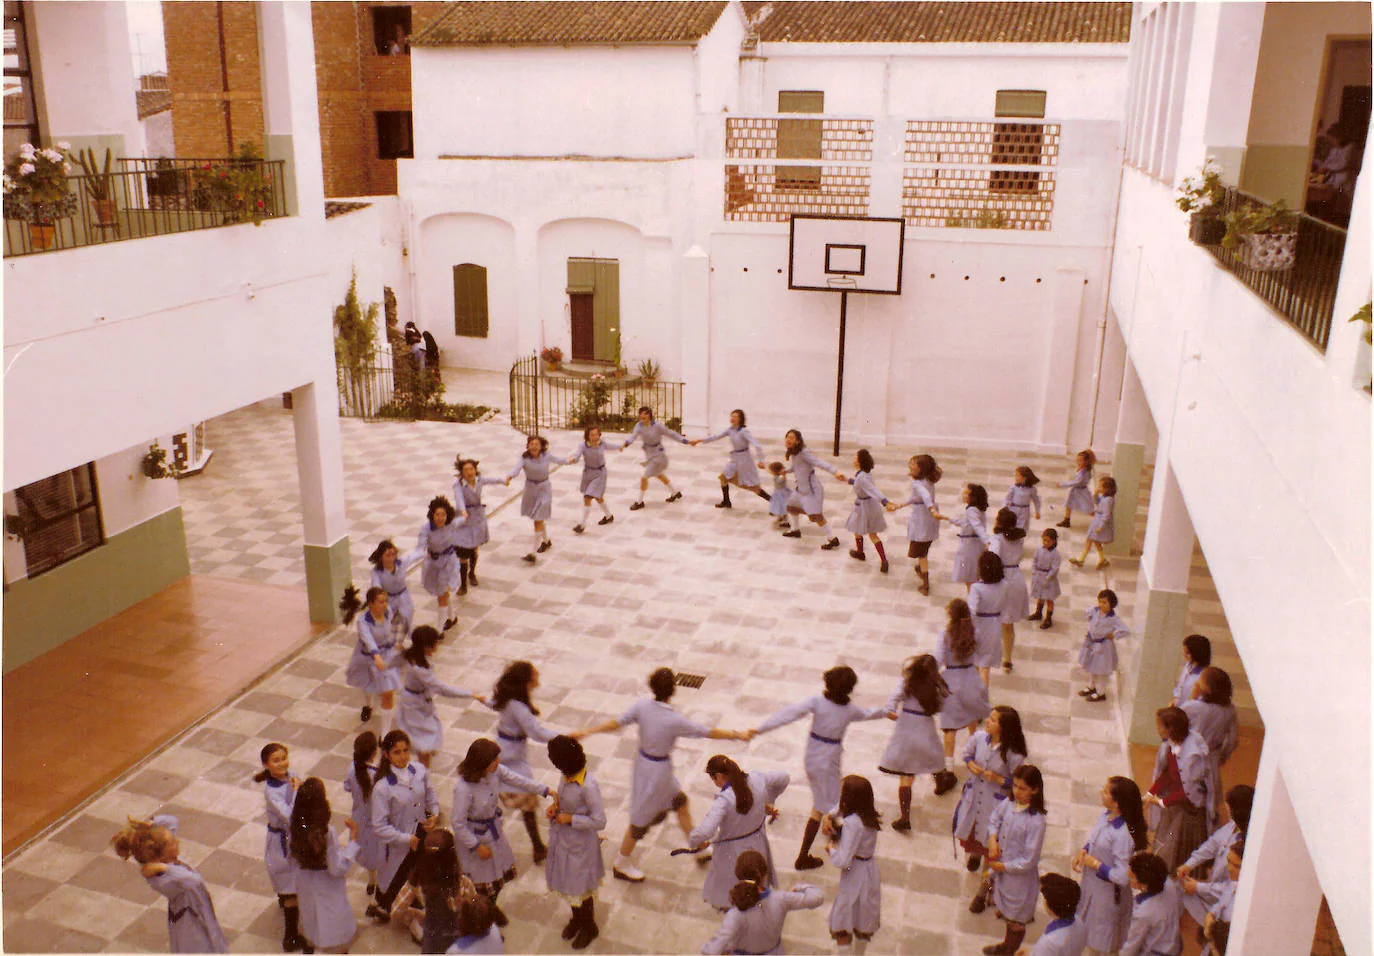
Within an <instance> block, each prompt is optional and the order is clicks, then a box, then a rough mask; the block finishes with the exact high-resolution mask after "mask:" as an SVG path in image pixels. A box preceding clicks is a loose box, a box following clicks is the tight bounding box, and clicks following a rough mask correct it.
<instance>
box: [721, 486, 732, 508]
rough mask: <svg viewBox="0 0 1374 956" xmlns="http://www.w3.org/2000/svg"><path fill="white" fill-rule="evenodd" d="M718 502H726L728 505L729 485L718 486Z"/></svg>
mask: <svg viewBox="0 0 1374 956" xmlns="http://www.w3.org/2000/svg"><path fill="white" fill-rule="evenodd" d="M720 500H721V501H724V502H726V503H727V504H728V503H729V501H730V486H729V485H721V486H720Z"/></svg>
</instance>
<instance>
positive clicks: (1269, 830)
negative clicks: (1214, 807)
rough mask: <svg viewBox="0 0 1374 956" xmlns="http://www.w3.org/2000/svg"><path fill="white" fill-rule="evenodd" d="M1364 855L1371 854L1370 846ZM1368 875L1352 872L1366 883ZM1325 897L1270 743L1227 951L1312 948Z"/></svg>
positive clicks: (1283, 955) (1284, 953) (1295, 955)
mask: <svg viewBox="0 0 1374 956" xmlns="http://www.w3.org/2000/svg"><path fill="white" fill-rule="evenodd" d="M1353 850H1354V848H1353V847H1352V851H1353ZM1363 855H1364V858H1365V859H1366V860H1367V859H1368V852H1367V850H1365V852H1364V854H1363ZM1368 876H1369V874H1368V873H1364V874H1360V875H1358V876H1357V875H1355V874H1353V873H1352V877H1353V878H1355V879H1362V880H1363V881H1364V883H1365V885H1366V886H1368V882H1369V880H1368ZM1321 902H1322V888H1321V884H1320V883H1318V882H1317V872H1316V870H1315V869H1313V866H1312V857H1311V856H1310V855H1309V854H1308V852H1307V843H1306V841H1305V840H1304V839H1303V836H1302V829H1301V828H1300V827H1299V825H1298V817H1297V814H1296V813H1295V812H1294V810H1293V803H1292V801H1291V800H1290V798H1289V795H1288V784H1287V783H1286V782H1285V780H1284V778H1283V770H1282V768H1280V766H1279V748H1278V746H1275V745H1274V744H1273V743H1266V744H1265V747H1264V752H1263V753H1262V754H1261V755H1260V767H1259V777H1258V779H1257V780H1256V781H1255V805H1254V808H1253V809H1252V810H1251V812H1250V829H1249V830H1248V831H1247V833H1246V838H1245V858H1244V859H1243V860H1242V861H1241V868H1240V889H1239V892H1238V893H1237V895H1236V908H1235V912H1234V914H1233V916H1232V920H1231V939H1230V942H1229V944H1228V946H1227V952H1230V953H1265V954H1266V956H1288V954H1292V956H1299V954H1301V956H1306V954H1308V953H1310V952H1312V935H1313V932H1314V931H1315V929H1316V925H1317V912H1318V911H1319V910H1320V908H1321ZM1354 951H1355V950H1353V949H1352V950H1351V952H1354Z"/></svg>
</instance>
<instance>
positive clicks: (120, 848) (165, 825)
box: [110, 815, 819, 953]
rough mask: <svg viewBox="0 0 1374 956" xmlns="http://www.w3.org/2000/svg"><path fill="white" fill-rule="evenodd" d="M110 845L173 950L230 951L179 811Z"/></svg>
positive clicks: (133, 828)
mask: <svg viewBox="0 0 1374 956" xmlns="http://www.w3.org/2000/svg"><path fill="white" fill-rule="evenodd" d="M110 845H111V846H112V847H113V848H114V851H115V853H117V854H119V856H120V858H121V859H125V860H127V859H128V858H129V857H131V856H132V857H133V858H134V862H136V863H140V864H142V873H143V878H144V879H145V880H147V881H148V886H149V887H151V888H152V889H153V890H155V891H156V892H158V893H161V894H162V895H163V896H165V897H167V936H168V951H169V952H173V953H227V952H229V944H228V943H227V942H225V939H224V932H223V930H221V929H220V925H219V920H218V919H217V918H216V916H215V903H214V901H213V900H211V899H210V890H209V889H208V888H207V887H206V885H205V877H203V876H201V875H200V874H199V873H197V872H196V870H195V869H194V868H193V867H190V866H187V865H186V864H185V863H182V862H181V861H180V860H179V859H177V854H178V853H179V852H180V850H181V844H180V843H179V842H178V841H177V818H176V817H173V816H167V815H159V816H156V817H153V818H152V820H135V819H134V818H133V817H130V818H129V825H128V826H126V827H125V828H124V829H123V830H120V831H119V832H118V833H116V834H115V835H114V836H113V837H112V838H111V839H110ZM817 905H819V904H817Z"/></svg>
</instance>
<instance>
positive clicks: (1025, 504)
mask: <svg viewBox="0 0 1374 956" xmlns="http://www.w3.org/2000/svg"><path fill="white" fill-rule="evenodd" d="M1032 505H1034V506H1035V507H1034V509H1033V510H1035V511H1039V510H1040V492H1038V491H1036V490H1035V486H1034V485H1012V486H1011V487H1010V488H1008V489H1007V496H1006V497H1005V498H1004V499H1002V507H1003V508H1010V509H1011V510H1012V512H1013V513H1014V514H1015V515H1016V527H1018V528H1020V529H1021V530H1022V531H1029V530H1030V522H1031V512H1032V507H1031V506H1032Z"/></svg>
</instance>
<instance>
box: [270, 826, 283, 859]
mask: <svg viewBox="0 0 1374 956" xmlns="http://www.w3.org/2000/svg"><path fill="white" fill-rule="evenodd" d="M267 832H268V833H275V834H276V835H277V839H278V840H280V841H281V852H282V855H283V856H285V855H286V831H285V830H281V829H278V828H277V827H274V826H272V825H271V824H268V826H267Z"/></svg>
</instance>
